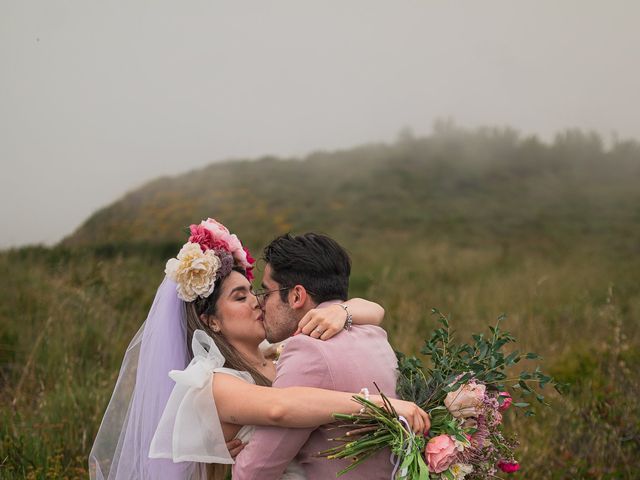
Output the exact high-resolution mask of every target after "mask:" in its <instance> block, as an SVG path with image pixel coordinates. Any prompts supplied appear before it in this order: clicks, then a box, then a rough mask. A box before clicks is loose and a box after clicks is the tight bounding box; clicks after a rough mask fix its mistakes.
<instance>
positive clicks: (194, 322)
mask: <svg viewBox="0 0 640 480" xmlns="http://www.w3.org/2000/svg"><path fill="white" fill-rule="evenodd" d="M231 271H232V272H238V273H240V274H242V275H244V276H246V272H245V270H244V269H242V268H240V267H234V268H233V269H232V270H231ZM227 278H229V275H225V276H224V277H222V278H218V279H217V280H216V283H215V287H214V289H213V292H212V293H211V295H209V296H208V297H207V298H200V297H198V298H197V299H195V300H194V301H193V302H185V308H186V310H187V315H186V317H187V345H188V346H189V352H190V353H191V355H193V352H191V339H192V338H193V332H195V331H196V330H204V331H205V332H206V333H207V335H209V336H210V337H211V338H213V341H214V342H215V343H216V345H217V346H218V348H219V349H220V353H222V355H223V356H224V358H225V360H226V362H225V364H224V366H225V367H227V368H232V369H234V370H239V371H244V372H248V373H249V374H250V375H251V377H252V378H253V380H254V381H255V382H256V385H262V386H266V387H270V386H271V381H270V380H269V379H268V378H267V377H265V376H264V375H263V374H261V373H260V372H259V371H258V370H257V369H256V368H255V367H254V366H253V365H251V363H249V362H248V361H247V359H246V358H245V357H244V356H243V355H241V354H240V352H238V350H236V349H235V347H234V346H233V345H231V343H229V341H228V340H227V339H226V338H225V337H224V335H223V334H222V333H221V332H214V331H213V330H212V329H211V327H210V326H209V324H208V323H205V322H203V321H202V320H201V318H200V317H201V316H202V315H203V314H204V316H205V317H209V316H210V315H215V314H216V311H217V306H218V300H219V299H220V294H221V292H222V285H223V284H224V282H225V280H226V279H227Z"/></svg>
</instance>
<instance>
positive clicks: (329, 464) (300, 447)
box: [233, 325, 397, 480]
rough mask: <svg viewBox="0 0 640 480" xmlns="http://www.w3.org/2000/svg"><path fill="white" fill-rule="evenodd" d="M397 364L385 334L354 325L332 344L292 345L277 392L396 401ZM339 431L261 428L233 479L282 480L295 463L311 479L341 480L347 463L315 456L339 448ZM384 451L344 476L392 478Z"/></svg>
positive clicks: (302, 338) (300, 341)
mask: <svg viewBox="0 0 640 480" xmlns="http://www.w3.org/2000/svg"><path fill="white" fill-rule="evenodd" d="M396 367H397V361H396V356H395V354H394V352H393V349H392V348H391V346H390V345H389V343H388V342H387V334H386V332H385V331H384V330H383V329H382V328H380V327H375V326H372V325H362V326H360V325H354V326H353V327H352V328H351V330H350V331H344V332H341V333H339V334H338V335H336V336H335V337H333V338H331V339H330V340H327V341H320V340H316V339H314V338H311V337H308V336H306V335H297V336H295V337H292V338H290V339H288V340H287V343H286V345H285V347H284V351H283V352H282V354H281V356H280V360H279V361H278V365H277V371H276V378H275V380H274V382H273V386H274V387H276V388H283V387H290V386H309V387H319V388H325V389H329V390H338V391H344V392H353V393H354V394H356V393H358V392H359V391H360V389H362V388H363V387H367V388H368V389H369V391H370V392H371V393H377V390H376V388H375V386H374V385H373V383H374V382H375V383H376V384H377V385H378V386H379V387H380V389H381V390H382V392H383V393H384V394H385V395H387V396H389V397H392V398H396V394H395V390H396V378H397V371H396ZM338 432H339V431H337V430H335V429H333V430H332V429H331V425H323V426H321V427H319V428H316V429H313V428H310V429H308V428H279V427H258V428H257V429H256V431H255V433H254V435H253V437H252V438H251V440H250V441H249V444H248V445H247V446H246V447H245V448H244V450H243V451H242V452H240V454H239V455H238V457H237V458H236V463H235V465H234V466H233V479H234V480H277V479H279V478H280V476H281V475H282V472H283V471H284V469H285V468H286V466H287V465H288V464H289V462H291V461H292V460H293V459H294V458H295V459H296V460H297V461H298V462H299V463H301V464H302V466H303V468H304V470H305V472H306V476H307V479H308V480H327V479H331V478H336V473H337V472H339V471H340V470H342V469H343V468H345V467H346V466H347V465H349V462H348V461H347V460H327V459H326V458H319V457H316V456H315V454H316V453H318V452H320V451H322V450H325V449H327V448H330V447H331V446H334V445H335V444H336V443H335V442H330V441H329V439H330V438H333V437H335V436H337V434H338ZM390 453H391V452H390V451H389V450H388V449H384V450H382V451H381V452H378V454H377V455H375V456H373V457H371V458H369V459H368V460H366V461H365V462H364V463H362V464H361V465H360V466H359V467H357V468H356V469H355V470H352V471H351V472H349V473H347V474H345V475H343V476H342V477H340V478H341V479H344V480H355V479H367V480H375V479H380V480H382V479H389V478H390V477H391V472H392V470H393V466H392V465H391V463H390V461H389V456H390Z"/></svg>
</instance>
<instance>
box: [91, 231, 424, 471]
mask: <svg viewBox="0 0 640 480" xmlns="http://www.w3.org/2000/svg"><path fill="white" fill-rule="evenodd" d="M190 229H191V236H190V237H189V241H188V242H187V243H186V244H185V245H184V246H183V248H182V249H181V251H180V253H179V254H178V256H177V258H174V259H171V260H169V261H168V262H167V267H166V270H165V273H166V277H165V279H164V281H163V282H162V284H161V285H160V287H159V288H158V291H157V293H156V297H155V299H154V302H153V305H152V307H151V310H150V312H149V315H148V317H147V320H146V321H145V323H144V324H143V325H142V327H141V328H140V330H139V331H138V333H137V334H136V335H135V336H134V338H133V340H132V341H131V343H130V344H129V347H128V348H127V351H126V353H125V357H124V360H123V364H122V368H121V370H120V374H119V376H118V380H117V382H116V386H115V389H114V393H113V395H112V398H111V400H110V402H109V405H108V406H107V410H106V412H105V415H104V418H103V420H102V423H101V425H100V429H99V431H98V434H97V436H96V440H95V442H94V445H93V448H92V450H91V453H90V455H89V468H90V477H91V479H96V480H121V479H145V480H146V479H154V480H155V479H161V480H162V479H167V480H183V479H184V480H191V479H198V480H200V479H209V480H211V479H224V478H225V477H226V475H228V472H227V467H226V466H227V465H228V464H231V463H233V459H232V456H231V454H230V453H229V450H228V446H229V448H231V447H235V446H237V445H238V441H242V442H246V441H248V440H249V438H250V436H251V434H252V432H253V425H271V426H282V427H294V428H295V427H299V428H305V427H315V426H319V425H322V424H325V423H331V422H333V421H334V419H333V416H332V414H333V413H354V412H357V411H358V410H359V405H357V404H356V403H355V402H353V400H352V396H353V394H354V393H358V392H335V391H332V390H323V389H317V388H310V387H289V388H270V385H271V382H272V380H273V379H274V377H275V365H274V362H272V361H269V360H268V359H267V358H266V357H265V354H264V352H263V351H262V350H261V349H260V344H261V342H263V341H264V339H265V330H264V326H263V313H262V310H261V308H260V303H259V302H258V298H257V297H256V295H255V294H254V293H253V290H252V289H251V284H250V280H251V279H252V278H253V275H252V269H253V265H254V262H255V261H254V260H253V259H252V258H251V256H250V255H249V252H248V250H246V249H245V248H243V247H242V244H241V243H240V241H239V240H238V238H237V237H236V236H235V235H232V234H230V233H229V231H228V230H227V228H226V227H224V226H223V225H221V224H220V223H218V222H216V221H215V220H212V219H208V220H205V221H203V222H202V223H201V224H200V225H191V227H190ZM269 293H271V292H266V293H263V294H262V295H263V296H264V295H268V294H269ZM258 295H261V294H258ZM345 305H346V307H347V308H348V311H349V313H351V316H352V319H353V322H354V323H365V322H367V321H369V322H370V321H371V319H372V318H373V319H374V320H375V321H377V322H378V323H379V322H380V321H381V320H382V315H383V311H382V308H381V307H379V306H378V305H377V304H375V303H372V302H368V301H366V300H362V299H351V300H349V301H348V302H346V303H345ZM345 320H346V318H345V310H344V309H343V307H341V306H338V305H335V306H333V308H332V307H327V308H323V309H314V310H311V311H310V312H308V313H307V315H306V316H305V317H304V318H303V319H302V320H301V321H300V328H299V331H301V333H309V332H311V335H313V336H316V337H320V338H321V339H322V340H326V339H328V338H330V337H331V336H333V335H335V334H336V333H338V332H339V331H341V330H342V327H343V326H344V323H345ZM319 332H321V333H319ZM370 400H371V401H374V402H376V403H378V404H382V399H381V398H380V397H379V396H376V395H372V396H371V397H370ZM391 402H392V404H393V406H394V408H395V409H396V410H397V411H398V413H399V414H400V415H403V416H404V417H405V418H407V419H408V420H409V423H410V425H411V427H412V429H413V430H414V431H416V432H422V431H424V430H425V429H426V428H428V426H429V418H428V415H427V414H426V413H425V412H423V411H422V410H421V409H420V408H418V407H417V406H416V405H415V404H413V403H410V402H405V401H402V400H391ZM236 450H237V449H236ZM234 453H237V451H234ZM282 478H283V479H291V480H293V479H304V474H303V472H302V470H301V469H299V467H297V466H296V465H295V464H292V465H290V466H289V468H288V469H287V471H286V472H285V474H284V476H283V477H282Z"/></svg>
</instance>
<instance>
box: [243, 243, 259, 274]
mask: <svg viewBox="0 0 640 480" xmlns="http://www.w3.org/2000/svg"><path fill="white" fill-rule="evenodd" d="M242 249H243V250H244V253H245V254H246V255H247V263H248V264H249V265H250V266H249V267H247V268H246V271H247V280H249V281H251V280H253V278H254V277H253V267H254V264H255V263H256V259H255V258H253V257H252V256H251V253H249V249H248V248H247V247H242Z"/></svg>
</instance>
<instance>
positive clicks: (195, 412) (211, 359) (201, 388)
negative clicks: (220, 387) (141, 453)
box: [149, 330, 253, 464]
mask: <svg viewBox="0 0 640 480" xmlns="http://www.w3.org/2000/svg"><path fill="white" fill-rule="evenodd" d="M192 349H193V354H194V358H193V360H192V361H191V363H190V364H189V366H188V367H187V368H186V369H184V370H172V371H171V372H170V373H169V376H170V377H171V378H172V379H173V380H174V381H175V382H176V385H175V387H174V389H173V391H172V392H171V396H170V397H169V401H168V402H167V406H166V408H165V410H164V412H163V414H162V417H161V418H160V422H159V424H158V428H157V430H156V432H155V435H154V437H153V439H152V441H151V447H150V449H149V457H150V458H168V459H172V460H173V461H174V462H185V461H191V462H201V463H227V464H229V463H234V462H233V459H232V458H231V456H230V455H229V451H228V450H227V447H226V442H225V439H224V435H223V432H222V426H221V425H220V419H219V417H218V411H217V408H216V404H215V400H214V398H213V392H212V388H211V382H212V381H213V377H214V374H215V373H216V372H220V373H228V374H232V375H235V376H237V377H240V378H241V379H243V380H245V381H250V382H252V383H253V379H252V378H251V376H250V375H249V374H248V373H246V372H237V371H235V370H230V369H227V368H224V367H222V365H224V363H225V359H224V357H223V356H222V354H221V353H220V351H219V350H218V348H217V347H216V345H215V343H214V341H213V339H212V338H211V337H209V336H208V335H207V334H206V333H205V332H204V331H202V330H197V331H196V332H195V333H194V335H193V341H192Z"/></svg>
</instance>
